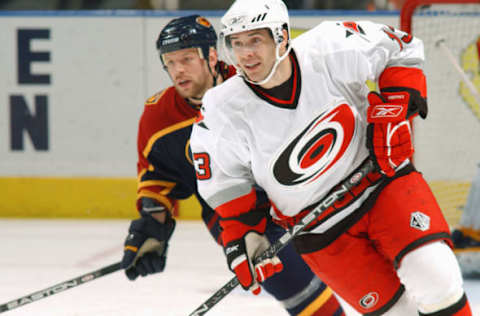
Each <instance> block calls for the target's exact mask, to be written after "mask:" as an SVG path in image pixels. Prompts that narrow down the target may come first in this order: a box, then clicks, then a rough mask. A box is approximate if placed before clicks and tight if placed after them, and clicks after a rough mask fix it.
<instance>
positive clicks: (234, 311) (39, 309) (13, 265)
mask: <svg viewBox="0 0 480 316" xmlns="http://www.w3.org/2000/svg"><path fill="white" fill-rule="evenodd" d="M128 225H129V221H127V220H105V221H101V220H30V219H29V220H17V219H2V220H0V242H1V245H2V252H1V253H2V255H1V256H0V272H1V281H0V304H4V303H6V302H8V301H10V300H13V299H17V298H20V297H22V296H25V295H27V294H31V293H33V292H35V291H38V290H42V289H44V288H47V287H50V286H52V285H55V284H57V283H61V282H63V281H66V280H69V279H72V278H76V277H78V276H80V275H83V274H85V273H87V272H90V271H93V270H97V269H100V268H102V267H104V266H107V265H110V264H112V263H115V262H118V261H120V259H121V256H122V245H123V240H124V238H125V236H126V232H127V229H128ZM231 278H232V274H231V273H230V271H228V270H227V268H226V263H225V259H224V256H223V253H222V251H221V249H220V248H219V247H218V246H217V245H216V244H215V243H214V242H213V239H212V238H211V237H210V235H209V234H208V232H207V231H206V229H205V228H204V226H203V224H202V223H201V222H197V221H180V222H179V223H178V226H177V229H176V232H175V234H174V236H173V239H172V242H171V243H170V248H169V255H168V262H167V268H166V272H164V273H162V274H157V275H154V276H148V277H146V278H139V279H137V280H136V281H134V282H131V281H128V279H127V278H126V277H125V276H124V274H123V272H122V271H118V272H114V273H112V274H109V275H106V276H104V277H101V278H99V279H96V280H93V281H91V282H88V283H85V284H83V285H80V286H78V287H75V288H72V289H69V290H67V291H64V292H62V293H58V294H55V295H53V296H50V297H47V298H44V299H41V300H38V301H36V302H33V303H30V304H27V305H24V306H22V307H19V308H16V309H13V310H11V311H8V312H5V313H4V315H8V316H20V315H22V316H30V315H31V316H47V315H48V316H92V315H95V316H123V315H125V316H126V315H128V316H132V315H133V316H153V315H158V316H177V315H178V316H180V315H181V316H187V315H188V314H190V313H191V312H192V311H193V310H195V309H196V308H197V307H198V306H199V305H200V304H201V303H203V302H204V301H205V300H206V299H208V298H209V297H210V296H211V295H212V294H213V293H214V292H215V291H216V290H218V289H219V288H220V287H222V286H223V285H224V284H225V283H226V282H227V281H228V280H230V279H231ZM466 289H467V294H468V295H469V298H470V300H471V304H472V305H473V306H472V308H473V309H474V315H480V281H467V282H466ZM347 308H348V307H347ZM207 315H209V316H215V315H216V316H220V315H222V316H225V315H228V316H237V315H238V316H245V315H252V316H254V315H262V316H270V315H287V314H286V313H285V311H284V310H283V309H282V308H281V307H280V305H279V304H278V303H277V302H276V301H275V300H274V299H273V298H271V297H270V296H269V295H268V294H261V295H260V296H259V297H254V296H253V295H251V294H249V293H247V292H244V291H243V290H241V289H240V288H237V289H235V290H234V291H233V292H232V293H231V294H230V295H228V296H227V297H226V298H224V299H223V300H222V301H221V302H219V303H218V304H217V305H216V306H215V307H214V308H213V309H212V310H211V311H209V312H208V313H207ZM348 315H350V316H353V315H358V314H357V313H355V312H352V311H351V309H349V308H348Z"/></svg>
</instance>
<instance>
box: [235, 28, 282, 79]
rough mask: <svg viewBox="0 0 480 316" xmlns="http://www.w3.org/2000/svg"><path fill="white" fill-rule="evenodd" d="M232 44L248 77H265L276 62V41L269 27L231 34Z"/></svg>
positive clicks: (237, 58)
mask: <svg viewBox="0 0 480 316" xmlns="http://www.w3.org/2000/svg"><path fill="white" fill-rule="evenodd" d="M229 40H230V44H231V47H232V50H233V54H234V55H235V58H236V61H237V63H238V66H240V67H241V68H242V70H243V71H244V72H245V74H246V75H247V76H248V79H250V80H252V81H261V80H263V79H265V78H266V77H267V76H268V74H269V73H270V70H271V69H272V67H273V65H274V64H275V60H276V58H275V48H276V47H275V42H274V40H273V38H272V36H271V35H270V32H269V31H268V29H258V30H252V31H245V32H241V33H237V34H232V35H231V36H230V39H229Z"/></svg>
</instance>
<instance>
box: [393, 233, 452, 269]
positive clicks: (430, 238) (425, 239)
mask: <svg viewBox="0 0 480 316" xmlns="http://www.w3.org/2000/svg"><path fill="white" fill-rule="evenodd" d="M437 240H450V234H449V233H448V232H441V233H436V234H431V235H428V236H424V237H423V238H420V239H417V240H415V241H414V242H412V243H410V244H409V245H407V246H406V247H405V248H403V249H402V250H401V251H400V252H399V254H398V255H396V256H395V259H394V261H393V265H394V267H395V269H398V268H399V267H400V261H402V259H403V257H405V255H406V254H407V253H409V252H410V251H412V250H413V249H415V248H418V247H420V246H421V245H424V244H427V243H429V242H432V241H437Z"/></svg>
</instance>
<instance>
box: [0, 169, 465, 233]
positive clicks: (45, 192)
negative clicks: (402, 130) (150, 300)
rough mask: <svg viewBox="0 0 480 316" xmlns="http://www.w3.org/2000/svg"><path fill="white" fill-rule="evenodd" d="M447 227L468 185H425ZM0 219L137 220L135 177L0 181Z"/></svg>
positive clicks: (193, 203)
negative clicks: (438, 207)
mask: <svg viewBox="0 0 480 316" xmlns="http://www.w3.org/2000/svg"><path fill="white" fill-rule="evenodd" d="M429 184H430V186H431V188H432V191H433V192H434V194H435V196H436V198H437V201H438V202H439V204H440V207H441V209H442V211H443V213H444V215H445V217H446V218H447V221H448V223H449V224H450V225H451V226H455V225H456V224H457V223H458V220H459V218H460V215H461V214H462V208H463V206H464V205H465V201H466V199H467V195H468V191H469V189H470V185H471V184H470V183H469V182H460V181H432V182H429ZM0 192H1V198H0V217H43V218H86V219H88V218H136V217H138V212H137V211H136V199H137V179H136V178H133V177H132V178H87V177H82V178H80V177H79V178H54V177H49V178H46V177H45V178H33V177H25V178H19V177H17V178H15V177H0ZM178 213H179V217H178V218H179V219H188V220H199V219H200V218H201V207H200V204H199V202H198V201H197V199H196V198H195V197H191V198H188V199H186V200H181V201H179V202H178Z"/></svg>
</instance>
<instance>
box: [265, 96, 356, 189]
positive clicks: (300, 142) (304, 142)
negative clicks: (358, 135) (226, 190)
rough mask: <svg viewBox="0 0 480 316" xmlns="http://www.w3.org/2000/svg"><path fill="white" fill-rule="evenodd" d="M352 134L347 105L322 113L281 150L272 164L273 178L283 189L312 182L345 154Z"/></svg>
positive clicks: (353, 116) (353, 128) (350, 113)
mask: <svg viewBox="0 0 480 316" xmlns="http://www.w3.org/2000/svg"><path fill="white" fill-rule="evenodd" d="M354 133H355V115H354V113H353V111H352V109H351V108H350V106H348V105H347V104H340V105H338V106H336V107H335V108H334V109H332V110H329V111H326V112H323V113H322V114H320V115H319V116H317V117H316V118H315V119H314V120H313V121H311V122H310V123H309V124H308V126H307V127H306V128H305V129H304V130H303V131H301V132H300V134H299V135H297V136H296V137H295V138H294V139H293V140H292V141H290V142H289V143H288V144H287V145H286V146H285V147H284V149H283V150H281V152H280V154H279V155H278V156H277V157H278V158H276V159H275V161H274V163H273V167H272V169H273V170H272V171H273V175H274V178H275V179H276V180H277V181H278V182H279V183H280V184H283V185H286V186H295V185H301V186H304V185H307V184H309V183H312V182H313V181H315V180H316V179H318V177H320V176H321V175H322V174H324V173H325V172H327V171H328V170H329V169H330V168H331V167H332V166H333V165H334V164H335V163H336V162H337V161H338V160H339V159H340V158H341V157H342V156H343V155H344V154H345V151H346V150H347V148H348V146H349V144H350V143H351V141H352V138H353V136H354Z"/></svg>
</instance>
